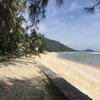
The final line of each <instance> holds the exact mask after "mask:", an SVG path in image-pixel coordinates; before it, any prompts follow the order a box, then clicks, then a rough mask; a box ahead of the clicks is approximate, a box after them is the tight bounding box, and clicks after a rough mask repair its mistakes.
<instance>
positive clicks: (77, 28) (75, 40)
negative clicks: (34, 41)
mask: <svg viewBox="0 0 100 100" xmlns="http://www.w3.org/2000/svg"><path fill="white" fill-rule="evenodd" d="M54 1H55V0H49V3H48V6H47V9H46V19H44V20H42V21H41V23H40V24H39V28H40V32H41V33H43V34H44V35H45V37H47V38H49V39H53V40H57V41H60V42H61V43H63V44H65V45H67V46H69V47H71V48H74V49H76V50H85V49H93V50H96V51H100V11H99V10H100V9H97V10H96V13H95V14H87V13H86V12H85V11H84V9H83V8H84V7H90V6H92V5H93V4H94V1H95V0H64V5H63V6H61V7H57V6H56V5H55V2H54Z"/></svg>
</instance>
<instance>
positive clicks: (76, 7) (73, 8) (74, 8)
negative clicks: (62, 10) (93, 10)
mask: <svg viewBox="0 0 100 100" xmlns="http://www.w3.org/2000/svg"><path fill="white" fill-rule="evenodd" d="M78 8H79V5H78V2H77V1H75V2H73V3H71V5H70V6H69V9H68V11H69V12H72V11H74V10H77V9H78Z"/></svg>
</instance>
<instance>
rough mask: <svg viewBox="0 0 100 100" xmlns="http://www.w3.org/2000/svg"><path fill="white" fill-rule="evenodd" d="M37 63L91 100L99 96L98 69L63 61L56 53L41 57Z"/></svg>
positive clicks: (99, 74)
mask: <svg viewBox="0 0 100 100" xmlns="http://www.w3.org/2000/svg"><path fill="white" fill-rule="evenodd" d="M37 61H39V62H40V63H42V64H44V65H45V66H46V67H48V68H49V69H50V70H52V71H54V72H55V73H57V74H58V75H60V76H61V77H63V78H64V79H65V80H67V81H68V82H70V83H71V84H72V85H73V86H75V87H76V88H78V89H79V90H80V91H82V92H83V93H85V94H87V95H88V96H89V97H91V98H92V99H93V100H99V98H100V96H99V93H100V69H98V68H95V67H91V66H89V65H84V64H80V63H77V62H73V61H69V60H64V59H61V58H59V57H58V54H57V53H54V52H53V53H48V54H47V55H43V54H42V55H41V58H37Z"/></svg>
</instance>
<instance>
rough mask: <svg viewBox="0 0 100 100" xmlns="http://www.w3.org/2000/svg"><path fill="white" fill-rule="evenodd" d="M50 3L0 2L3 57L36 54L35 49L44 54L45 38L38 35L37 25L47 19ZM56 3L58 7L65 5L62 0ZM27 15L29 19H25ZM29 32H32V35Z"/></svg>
mask: <svg viewBox="0 0 100 100" xmlns="http://www.w3.org/2000/svg"><path fill="white" fill-rule="evenodd" d="M48 1H49V0H0V54H1V55H10V56H11V55H16V56H21V55H24V54H25V55H27V54H35V53H36V52H35V48H38V50H39V52H43V50H44V47H45V46H44V43H43V37H44V36H43V35H41V34H38V33H37V28H38V26H37V25H38V23H39V22H40V21H41V19H42V18H44V17H45V11H46V7H47V4H48ZM55 1H56V3H57V5H58V6H60V5H61V4H62V3H63V1H62V0H55ZM25 14H26V15H27V16H28V18H25V17H24V15H25ZM23 25H24V26H25V27H22V26H23ZM28 31H31V33H30V35H29V34H27V32H28ZM43 46H44V47H43Z"/></svg>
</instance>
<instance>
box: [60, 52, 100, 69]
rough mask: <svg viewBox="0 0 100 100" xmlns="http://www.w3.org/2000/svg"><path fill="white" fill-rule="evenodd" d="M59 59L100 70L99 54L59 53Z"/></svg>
mask: <svg viewBox="0 0 100 100" xmlns="http://www.w3.org/2000/svg"><path fill="white" fill-rule="evenodd" d="M58 56H59V57H60V58H63V59H65V60H70V61H75V62H78V63H82V64H87V65H91V66H95V67H98V68H100V52H59V55H58Z"/></svg>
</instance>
